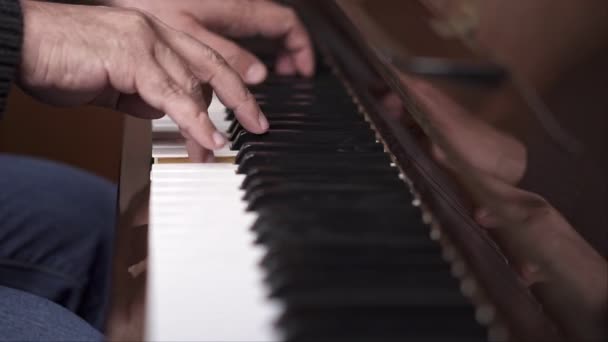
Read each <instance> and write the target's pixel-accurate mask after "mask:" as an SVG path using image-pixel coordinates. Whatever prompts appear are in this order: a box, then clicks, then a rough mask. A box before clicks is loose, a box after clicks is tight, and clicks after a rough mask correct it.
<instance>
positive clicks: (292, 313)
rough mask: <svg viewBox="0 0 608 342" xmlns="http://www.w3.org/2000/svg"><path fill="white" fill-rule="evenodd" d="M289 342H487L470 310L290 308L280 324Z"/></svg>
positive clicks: (376, 307) (378, 307) (456, 308)
mask: <svg viewBox="0 0 608 342" xmlns="http://www.w3.org/2000/svg"><path fill="white" fill-rule="evenodd" d="M278 325H279V326H280V327H282V328H284V329H285V332H286V334H287V341H289V342H296V341H416V342H418V341H421V342H428V341H486V340H487V336H486V334H485V332H484V331H483V329H482V328H481V327H480V326H478V325H477V324H476V323H475V319H474V312H473V310H472V308H471V307H470V306H469V307H454V308H452V307H445V308H425V307H416V306H412V307H410V308H409V309H402V308H398V307H397V308H395V307H390V306H389V307H383V306H368V307H365V306H364V307H359V308H349V307H345V308H335V309H323V308H321V309H311V308H293V309H292V308H290V307H288V309H287V312H286V313H285V314H284V315H283V317H282V318H281V319H280V321H279V322H278Z"/></svg>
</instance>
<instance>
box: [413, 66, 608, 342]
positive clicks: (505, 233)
mask: <svg viewBox="0 0 608 342" xmlns="http://www.w3.org/2000/svg"><path fill="white" fill-rule="evenodd" d="M402 82H403V83H404V84H405V85H406V86H407V88H408V90H409V92H410V94H411V95H412V96H413V98H414V99H415V101H416V103H417V105H418V106H419V108H420V109H421V110H422V112H423V113H424V114H425V118H424V121H425V124H424V126H425V127H427V128H426V130H427V131H429V130H432V132H431V133H430V134H429V136H430V137H431V139H433V140H435V141H434V142H433V144H434V149H436V150H437V151H438V152H436V153H435V155H436V157H437V156H438V157H439V158H438V161H439V163H440V164H442V165H444V166H446V167H448V168H449V169H450V170H452V171H453V174H454V175H455V176H456V177H457V178H458V181H459V182H460V184H461V185H463V186H464V187H465V188H466V189H467V191H468V192H469V193H470V194H471V195H472V197H473V199H474V201H475V202H476V205H477V207H478V210H477V212H476V214H475V219H476V221H477V222H478V223H479V224H480V225H481V226H482V227H485V228H487V229H489V231H490V232H491V234H492V236H493V237H494V238H495V240H496V241H497V242H498V244H499V246H500V247H501V249H502V250H503V252H504V253H505V254H506V256H507V257H508V259H509V260H510V262H511V263H512V264H513V266H514V267H515V268H516V270H517V271H518V273H519V274H520V277H521V278H522V280H523V281H524V282H525V283H526V284H527V285H528V286H531V288H532V290H533V291H534V292H535V293H536V295H537V296H538V298H539V300H540V302H541V303H542V304H543V306H544V307H545V310H546V311H547V312H549V313H550V314H551V315H552V317H553V318H554V319H555V320H556V321H557V322H558V323H559V324H560V326H561V327H563V328H564V330H565V332H566V334H567V335H568V336H569V337H571V338H575V339H576V340H585V341H596V340H598V341H599V340H603V339H604V338H606V336H607V332H606V327H605V321H604V319H605V317H606V314H607V313H608V291H606V289H607V288H608V263H607V262H606V260H605V259H604V258H602V256H601V255H600V254H599V253H597V251H595V250H594V249H593V248H592V247H591V246H590V245H589V244H588V243H587V242H586V241H585V240H584V239H583V238H582V237H581V236H580V235H579V234H578V233H577V232H576V230H575V229H574V228H573V227H572V226H571V225H570V224H569V222H567V220H566V219H564V217H563V216H562V215H561V214H560V213H559V212H558V211H557V210H556V209H555V208H553V207H552V206H551V205H550V204H549V203H547V201H546V200H545V199H544V198H542V197H540V196H538V195H536V194H533V193H530V192H526V191H523V190H521V189H518V188H516V187H515V185H514V184H515V182H514V180H516V179H514V178H513V177H512V175H513V174H512V173H506V174H501V173H497V172H496V170H497V169H496V168H488V166H491V165H496V166H498V165H501V164H505V162H497V161H492V162H491V163H489V164H488V163H487V160H485V158H481V159H480V158H476V157H471V156H470V155H467V154H472V153H478V152H479V150H477V149H470V150H467V149H463V148H462V146H459V143H461V142H462V141H461V142H458V141H455V139H454V138H455V137H456V136H457V135H455V136H454V137H451V134H452V133H453V132H452V131H451V130H452V129H454V127H457V126H454V125H453V124H449V123H450V121H451V120H462V122H461V123H460V124H465V125H466V124H471V122H470V120H468V119H467V118H468V117H470V114H467V113H466V110H464V109H463V108H461V107H460V106H459V105H458V104H456V103H455V102H453V101H452V100H451V99H449V98H448V97H446V96H445V95H444V94H443V93H441V92H440V91H438V90H437V89H435V88H433V87H432V86H431V85H430V84H428V83H427V82H425V81H422V80H419V79H414V78H411V77H409V76H405V77H402ZM476 129H478V130H479V129H483V127H482V126H476ZM460 130H462V128H461V129H460ZM465 132H466V130H465ZM476 135H477V136H480V137H484V136H485V137H489V138H490V139H491V138H493V137H494V139H498V140H497V141H494V142H492V141H486V140H483V141H484V142H486V143H487V144H489V146H492V147H493V148H501V147H502V148H506V149H508V148H512V147H513V146H514V145H510V142H512V141H510V140H508V139H506V140H505V139H503V140H500V139H501V136H500V135H495V133H493V132H487V133H477V134H476ZM463 141H466V139H464V140H463ZM501 141H502V143H498V144H497V142H501ZM493 155H494V157H493V158H501V156H503V155H505V154H504V153H501V152H500V151H495V153H493ZM509 155H510V153H507V154H506V156H507V157H506V158H507V159H509ZM507 165H508V162H507ZM515 169H516V170H517V168H515Z"/></svg>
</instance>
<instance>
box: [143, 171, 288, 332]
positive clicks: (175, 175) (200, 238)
mask: <svg viewBox="0 0 608 342" xmlns="http://www.w3.org/2000/svg"><path fill="white" fill-rule="evenodd" d="M235 170H236V168H235V166H234V165H226V164H157V165H154V166H153V169H152V173H151V180H152V186H151V198H150V230H149V232H150V233H149V234H150V241H149V242H150V243H149V246H150V250H149V265H150V269H149V275H148V309H147V315H146V316H147V317H146V323H147V324H146V338H147V339H148V340H151V341H176V340H179V341H260V342H266V341H275V340H278V339H279V336H278V335H277V332H276V330H275V329H274V328H273V322H274V321H275V320H276V319H277V317H278V313H279V312H280V310H281V308H280V307H279V306H278V304H277V303H275V302H272V301H270V300H268V299H267V298H266V295H267V289H266V288H265V285H264V283H263V280H262V272H261V270H260V269H259V261H260V260H261V258H262V255H263V251H262V250H261V248H259V247H257V246H256V245H255V244H254V234H252V233H251V232H250V231H249V228H250V227H251V226H252V225H253V223H254V222H255V220H256V214H254V213H252V212H246V211H245V207H246V203H245V202H244V201H242V196H243V194H242V191H241V190H239V186H240V184H241V182H242V180H243V176H241V175H237V174H236V173H235ZM235 327H238V328H235Z"/></svg>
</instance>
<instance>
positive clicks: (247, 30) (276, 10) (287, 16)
mask: <svg viewBox="0 0 608 342" xmlns="http://www.w3.org/2000/svg"><path fill="white" fill-rule="evenodd" d="M105 2H106V3H107V4H109V5H112V6H118V7H132V8H137V9H140V10H142V11H145V12H147V13H150V14H153V15H154V16H156V17H158V18H159V19H160V20H162V21H163V22H165V23H167V24H168V25H170V26H172V27H173V28H175V29H177V30H180V31H182V32H185V33H187V34H189V35H191V36H192V37H194V38H196V39H198V40H200V41H202V42H205V44H208V45H209V46H210V47H212V48H213V49H215V50H217V51H218V52H219V53H220V54H221V55H222V56H224V58H225V59H226V60H227V61H228V63H230V65H231V66H232V67H234V68H235V69H236V70H237V71H238V72H239V73H240V75H241V76H242V77H243V79H244V80H245V81H246V82H247V83H250V84H256V83H259V82H262V81H263V80H264V79H265V78H266V75H267V73H268V71H267V70H266V67H265V66H264V64H262V62H260V61H259V60H258V59H257V58H256V57H255V56H254V55H252V54H251V53H249V52H247V51H246V50H244V49H243V48H241V47H239V46H238V45H237V44H235V43H234V42H231V41H229V40H226V39H224V38H223V37H221V36H220V35H218V34H222V35H227V36H230V37H251V36H256V35H260V36H262V37H265V38H280V39H282V40H283V42H284V43H283V46H284V51H283V52H282V53H281V54H280V56H279V59H278V61H277V65H276V69H277V72H278V73H279V74H284V75H291V74H295V73H299V74H301V75H303V76H307V77H308V76H312V74H313V73H314V69H315V59H314V52H313V49H312V44H311V41H310V38H309V36H308V33H307V32H306V30H305V28H304V26H303V25H302V23H301V22H300V20H299V19H298V17H297V15H296V14H295V13H294V11H293V10H291V9H290V8H287V7H284V6H281V5H279V4H276V3H273V2H271V1H266V0H257V1H256V0H170V1H168V0H145V1H141V0H105Z"/></svg>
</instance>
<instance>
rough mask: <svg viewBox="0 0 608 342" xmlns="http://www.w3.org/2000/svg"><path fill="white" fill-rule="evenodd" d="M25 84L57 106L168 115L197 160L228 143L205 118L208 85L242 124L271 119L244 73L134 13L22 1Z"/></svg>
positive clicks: (262, 127)
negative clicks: (259, 102)
mask: <svg viewBox="0 0 608 342" xmlns="http://www.w3.org/2000/svg"><path fill="white" fill-rule="evenodd" d="M22 4H23V11H24V20H25V36H24V44H23V56H22V63H21V70H20V85H21V86H22V87H23V88H24V89H25V90H26V91H27V92H28V93H29V94H31V95H33V96H35V97H37V98H38V99H41V100H43V101H45V102H48V103H52V104H58V105H84V104H97V105H104V106H109V107H113V108H116V109H118V110H121V111H124V112H126V113H128V114H131V115H135V116H139V117H143V118H157V117H160V116H162V115H163V113H166V114H167V115H169V116H171V118H172V119H173V120H174V121H175V122H176V123H177V124H178V126H179V127H180V130H181V132H182V133H183V135H184V136H185V137H186V139H187V140H188V141H189V143H188V146H189V152H190V155H191V157H192V158H193V159H194V160H197V161H199V160H200V161H202V160H203V159H204V158H205V157H206V153H207V149H208V150H213V149H217V148H220V147H222V146H223V145H225V144H226V139H225V137H223V136H222V135H221V134H220V133H219V132H218V131H217V130H216V129H215V127H214V126H213V124H212V122H211V120H210V119H209V117H208V115H207V106H208V95H209V93H207V94H205V91H204V89H205V88H204V86H203V85H204V84H209V85H210V86H211V87H212V88H213V89H214V90H215V92H216V94H217V95H218V97H219V99H220V100H221V101H222V103H224V105H226V107H228V108H230V109H233V110H234V112H235V114H236V116H237V118H238V120H239V121H240V122H241V123H242V124H243V126H244V127H245V128H246V129H247V130H249V131H251V132H254V133H264V132H265V131H266V130H267V129H268V122H267V120H266V118H265V116H264V115H263V114H262V112H261V111H260V108H259V106H258V105H257V104H256V102H255V100H254V98H253V96H252V95H251V94H250V93H249V91H248V90H247V88H246V87H245V85H244V83H243V82H242V80H241V78H240V77H239V75H238V74H237V73H236V72H235V71H234V70H233V69H232V68H231V67H230V66H229V65H228V64H227V63H226V61H225V60H224V59H223V58H222V57H221V56H220V55H219V54H218V53H216V52H215V51H214V50H213V49H211V48H210V47H208V46H207V45H205V44H203V43H201V42H200V41H198V40H196V39H194V38H192V37H191V36H189V35H187V34H185V33H182V32H179V31H176V30H173V29H172V28H170V27H168V26H166V25H165V24H163V23H162V22H160V21H159V20H157V19H155V18H153V17H150V16H148V15H146V14H144V13H143V12H139V11H137V10H125V9H113V8H108V7H91V6H73V5H61V4H52V3H44V2H36V1H29V0H23V1H22Z"/></svg>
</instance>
